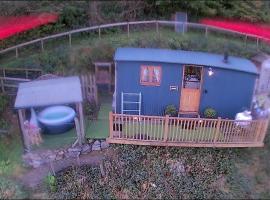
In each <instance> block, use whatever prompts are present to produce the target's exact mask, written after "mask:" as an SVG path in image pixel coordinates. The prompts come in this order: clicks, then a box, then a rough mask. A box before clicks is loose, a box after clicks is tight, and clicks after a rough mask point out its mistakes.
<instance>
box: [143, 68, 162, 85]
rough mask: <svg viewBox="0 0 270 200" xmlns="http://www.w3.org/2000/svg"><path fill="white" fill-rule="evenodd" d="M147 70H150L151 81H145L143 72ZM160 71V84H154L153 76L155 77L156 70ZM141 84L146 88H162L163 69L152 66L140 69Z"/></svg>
mask: <svg viewBox="0 0 270 200" xmlns="http://www.w3.org/2000/svg"><path fill="white" fill-rule="evenodd" d="M145 68H147V69H148V70H149V77H148V78H149V81H143V72H144V69H145ZM155 69H158V70H159V73H160V75H159V81H158V82H153V76H154V70H155ZM140 70H141V71H140V84H141V85H145V86H160V84H161V78H162V68H161V66H152V65H141V68H140Z"/></svg>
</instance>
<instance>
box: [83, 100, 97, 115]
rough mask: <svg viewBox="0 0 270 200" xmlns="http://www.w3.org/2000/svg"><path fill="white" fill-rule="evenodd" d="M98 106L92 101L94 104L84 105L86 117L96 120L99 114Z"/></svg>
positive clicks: (87, 103)
mask: <svg viewBox="0 0 270 200" xmlns="http://www.w3.org/2000/svg"><path fill="white" fill-rule="evenodd" d="M98 109H99V108H98V105H97V104H96V103H95V102H94V101H92V102H88V101H87V102H86V103H84V111H85V115H86V116H87V117H88V118H90V119H91V118H96V117H97V114H98Z"/></svg>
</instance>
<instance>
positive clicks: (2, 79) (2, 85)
mask: <svg viewBox="0 0 270 200" xmlns="http://www.w3.org/2000/svg"><path fill="white" fill-rule="evenodd" d="M0 80H1V90H2V93H5V85H4V78H0Z"/></svg>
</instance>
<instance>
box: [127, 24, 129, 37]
mask: <svg viewBox="0 0 270 200" xmlns="http://www.w3.org/2000/svg"><path fill="white" fill-rule="evenodd" d="M127 34H128V37H129V22H127Z"/></svg>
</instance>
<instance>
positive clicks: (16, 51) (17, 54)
mask: <svg viewBox="0 0 270 200" xmlns="http://www.w3.org/2000/svg"><path fill="white" fill-rule="evenodd" d="M15 53H16V58H18V56H19V53H18V47H16V49H15Z"/></svg>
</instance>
